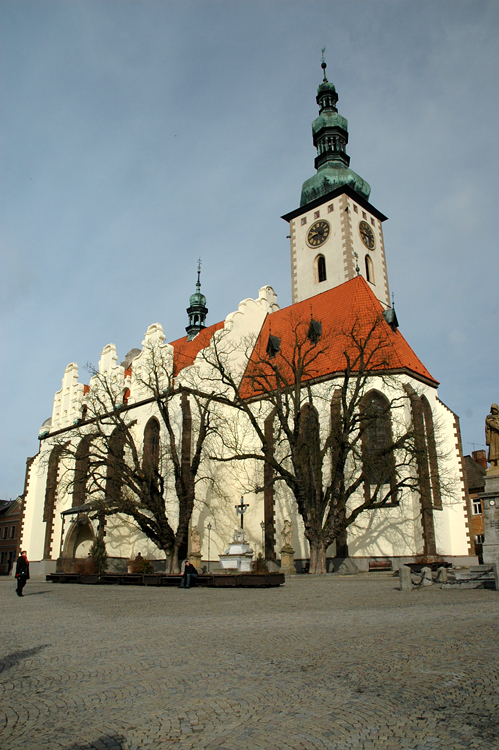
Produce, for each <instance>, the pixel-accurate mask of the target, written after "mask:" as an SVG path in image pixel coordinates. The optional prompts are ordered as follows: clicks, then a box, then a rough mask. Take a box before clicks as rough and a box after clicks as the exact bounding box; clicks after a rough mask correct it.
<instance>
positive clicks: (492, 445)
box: [479, 404, 499, 565]
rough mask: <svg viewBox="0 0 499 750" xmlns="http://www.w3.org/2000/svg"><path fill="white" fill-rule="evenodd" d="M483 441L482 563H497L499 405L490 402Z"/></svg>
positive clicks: (498, 544) (498, 550) (498, 547)
mask: <svg viewBox="0 0 499 750" xmlns="http://www.w3.org/2000/svg"><path fill="white" fill-rule="evenodd" d="M485 442H486V443H487V445H488V446H489V457H488V458H489V463H490V467H489V468H488V469H487V473H486V475H485V489H484V491H483V492H482V493H480V495H479V497H481V498H482V501H483V521H484V542H483V545H482V555H483V562H484V565H491V564H493V563H499V406H498V405H497V404H492V406H491V407H490V414H488V415H487V417H486V419H485Z"/></svg>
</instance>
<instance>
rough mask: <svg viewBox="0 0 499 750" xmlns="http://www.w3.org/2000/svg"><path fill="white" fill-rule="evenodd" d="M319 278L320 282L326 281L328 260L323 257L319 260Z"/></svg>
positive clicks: (320, 256)
mask: <svg viewBox="0 0 499 750" xmlns="http://www.w3.org/2000/svg"><path fill="white" fill-rule="evenodd" d="M317 278H318V280H319V282H321V281H326V259H325V257H324V256H323V255H319V257H318V258H317Z"/></svg>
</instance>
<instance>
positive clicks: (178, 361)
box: [171, 276, 438, 398]
mask: <svg viewBox="0 0 499 750" xmlns="http://www.w3.org/2000/svg"><path fill="white" fill-rule="evenodd" d="M311 318H313V319H314V320H316V321H318V322H319V323H321V324H322V336H321V339H320V341H319V342H318V343H317V346H316V347H315V348H314V347H313V346H312V344H311V343H310V342H309V340H308V339H307V333H308V328H309V324H310V319H311ZM223 326H224V321H222V322H220V323H215V324H214V325H211V326H209V327H208V328H204V329H203V330H202V331H200V333H198V335H197V336H196V337H195V338H194V339H192V341H187V336H184V337H182V338H180V339H177V340H176V341H173V342H171V345H172V346H173V348H174V360H173V361H174V374H175V375H177V374H178V373H179V372H180V370H182V369H183V368H184V367H188V366H189V365H192V363H193V362H194V360H195V358H196V356H197V354H198V353H199V352H200V351H201V349H203V348H205V347H207V346H208V345H209V343H210V341H211V337H212V336H213V334H214V333H215V331H219V330H220V329H221V328H223ZM369 333H370V341H369V345H368V346H366V347H365V353H366V356H368V357H370V361H369V369H372V370H377V371H380V372H381V371H386V370H406V371H408V372H410V373H412V374H414V375H415V376H416V377H418V376H419V377H422V378H424V379H425V380H429V381H430V382H432V383H434V384H435V385H438V381H436V380H435V378H433V377H432V376H431V375H430V373H429V372H428V370H427V369H426V367H425V366H424V365H423V363H422V362H421V360H420V359H418V357H417V356H416V354H415V353H414V352H413V350H412V349H411V347H410V346H409V344H408V343H407V341H406V340H405V339H404V337H403V336H402V334H401V333H400V332H399V331H392V329H391V328H390V326H389V325H388V323H386V321H385V320H384V318H383V307H382V305H381V303H380V302H379V301H378V299H377V298H376V297H375V296H374V294H373V292H372V291H371V289H370V287H369V285H368V283H367V282H366V281H365V280H364V279H363V278H362V276H357V277H356V278H355V279H352V280H351V281H347V282H345V283H344V284H341V285H340V286H337V287H335V288H334V289H330V290H328V291H327V292H322V294H317V295H316V296H315V297H311V298H310V299H307V300H304V301H303V302H297V303H296V304H294V305H290V306H289V307H285V308H284V309H282V310H277V311H276V312H274V313H271V314H270V315H267V317H266V319H265V321H264V323H263V326H262V329H261V332H260V335H259V337H258V340H257V342H256V345H255V348H254V350H253V355H252V357H251V360H250V362H249V364H248V367H247V370H246V375H245V377H244V379H243V382H242V384H241V395H243V396H244V397H246V398H249V397H251V396H253V395H257V394H258V393H261V392H262V391H263V390H264V388H263V387H262V382H263V381H267V380H268V378H269V376H272V370H271V368H270V367H269V365H268V363H269V362H270V363H271V364H277V365H278V367H279V372H280V374H281V376H284V377H286V378H287V379H288V381H289V382H292V381H293V379H294V376H292V373H293V371H294V370H295V368H294V367H293V365H292V364H288V365H287V364H286V362H288V363H291V360H292V359H293V355H295V356H296V353H297V348H298V347H299V346H300V347H302V353H303V352H304V353H305V359H306V360H307V361H308V365H307V367H306V372H304V373H303V376H302V378H301V379H302V382H304V381H306V380H310V379H316V378H324V377H327V376H328V375H332V374H334V373H337V372H343V371H344V369H345V364H346V356H347V354H348V355H349V356H350V360H351V361H352V360H354V359H355V358H356V357H358V354H359V348H358V346H355V344H354V342H353V339H352V334H355V336H356V337H357V340H359V339H361V340H362V339H365V338H366V336H367V335H368V334H369ZM270 334H271V335H272V336H276V337H278V338H280V339H281V350H280V352H279V354H277V356H276V358H275V359H272V360H269V357H268V355H267V353H266V349H267V343H268V340H269V335H270ZM354 369H355V368H354ZM357 369H358V368H357Z"/></svg>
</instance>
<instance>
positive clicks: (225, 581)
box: [212, 575, 241, 589]
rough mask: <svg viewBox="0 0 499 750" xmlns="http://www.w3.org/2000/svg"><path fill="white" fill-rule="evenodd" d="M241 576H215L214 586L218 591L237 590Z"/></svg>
mask: <svg viewBox="0 0 499 750" xmlns="http://www.w3.org/2000/svg"><path fill="white" fill-rule="evenodd" d="M240 578H241V576H239V575H236V576H233V575H229V576H226V575H219V576H217V575H214V576H213V583H212V586H214V587H215V588H217V589H222V588H235V587H236V586H239V579H240Z"/></svg>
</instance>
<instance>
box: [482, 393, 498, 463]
mask: <svg viewBox="0 0 499 750" xmlns="http://www.w3.org/2000/svg"><path fill="white" fill-rule="evenodd" d="M485 442H486V443H487V445H488V446H489V463H490V468H491V469H496V470H497V469H499V406H498V405H497V404H492V406H491V407H490V414H488V415H487V417H486V418H485Z"/></svg>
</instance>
